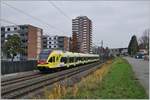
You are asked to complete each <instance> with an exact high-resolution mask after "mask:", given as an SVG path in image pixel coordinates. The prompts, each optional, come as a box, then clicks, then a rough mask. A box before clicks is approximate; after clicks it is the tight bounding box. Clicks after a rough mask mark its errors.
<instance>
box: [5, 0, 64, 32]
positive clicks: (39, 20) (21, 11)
mask: <svg viewBox="0 0 150 100" xmlns="http://www.w3.org/2000/svg"><path fill="white" fill-rule="evenodd" d="M3 4H5V5H7V6H8V7H10V8H12V9H14V10H16V11H18V12H20V13H22V14H24V15H26V16H28V17H31V18H33V19H34V20H36V21H38V22H40V23H43V24H46V25H47V26H49V27H51V28H53V29H55V30H58V31H60V32H64V31H62V30H60V29H57V28H56V27H55V26H53V25H50V24H48V23H45V22H44V21H42V20H41V19H39V18H36V17H34V16H32V15H30V14H28V13H26V12H24V11H23V10H20V9H18V8H16V7H14V6H12V5H9V4H7V3H4V2H3Z"/></svg>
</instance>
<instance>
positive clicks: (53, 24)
mask: <svg viewBox="0 0 150 100" xmlns="http://www.w3.org/2000/svg"><path fill="white" fill-rule="evenodd" d="M51 2H52V3H53V4H54V5H56V6H57V7H58V8H59V9H61V11H63V12H64V13H65V14H66V15H67V17H66V16H64V15H63V14H62V13H61V12H59V11H58V9H56V8H55V7H54V5H52V3H51ZM4 3H5V4H4ZM6 3H7V4H9V5H11V6H12V7H15V8H17V9H20V10H23V11H24V12H25V13H27V14H29V15H31V16H33V17H36V18H37V19H39V21H37V19H34V18H33V17H32V18H31V17H29V16H27V15H25V14H23V13H21V12H19V11H17V10H14V9H12V8H10V6H8V5H6ZM1 8H2V9H1V18H2V19H5V20H8V21H10V22H13V23H15V24H31V25H34V26H37V27H40V28H42V29H43V30H44V34H49V35H66V36H71V35H72V19H73V18H75V17H77V16H87V17H88V18H89V19H91V20H92V23H93V33H92V34H93V37H92V39H93V43H94V44H96V45H100V42H101V40H103V42H104V46H105V47H106V46H108V47H110V48H119V47H127V46H128V43H129V41H130V39H131V36H132V35H134V34H135V35H136V36H137V38H139V37H140V36H141V35H142V32H143V31H144V30H145V29H147V28H150V1H2V4H1ZM68 17H69V18H68ZM1 24H2V25H12V24H10V23H6V22H4V21H2V22H1ZM47 24H49V25H47Z"/></svg>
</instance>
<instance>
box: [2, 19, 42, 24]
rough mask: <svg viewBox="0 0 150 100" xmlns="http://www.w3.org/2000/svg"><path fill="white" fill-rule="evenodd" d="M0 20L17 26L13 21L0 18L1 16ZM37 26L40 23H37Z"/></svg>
mask: <svg viewBox="0 0 150 100" xmlns="http://www.w3.org/2000/svg"><path fill="white" fill-rule="evenodd" d="M0 20H1V21H3V22H6V23H9V24H13V25H15V26H18V24H16V23H14V22H12V21H9V20H6V19H2V18H0ZM39 26H40V25H39Z"/></svg>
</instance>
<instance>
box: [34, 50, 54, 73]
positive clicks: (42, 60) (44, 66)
mask: <svg viewBox="0 0 150 100" xmlns="http://www.w3.org/2000/svg"><path fill="white" fill-rule="evenodd" d="M51 52H52V51H51V50H42V51H41V53H40V54H39V56H38V62H37V68H38V70H40V71H42V72H45V71H49V66H50V64H49V62H48V58H49V56H50V54H51Z"/></svg>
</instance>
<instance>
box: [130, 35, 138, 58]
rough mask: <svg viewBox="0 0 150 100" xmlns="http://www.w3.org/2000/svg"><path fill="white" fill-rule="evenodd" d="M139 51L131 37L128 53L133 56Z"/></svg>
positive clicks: (134, 38) (134, 37) (134, 39)
mask: <svg viewBox="0 0 150 100" xmlns="http://www.w3.org/2000/svg"><path fill="white" fill-rule="evenodd" d="M138 51H139V47H138V42H137V38H136V36H135V35H133V36H132V38H131V40H130V43H129V46H128V53H129V54H130V55H135V54H136V53H137V52H138Z"/></svg>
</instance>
